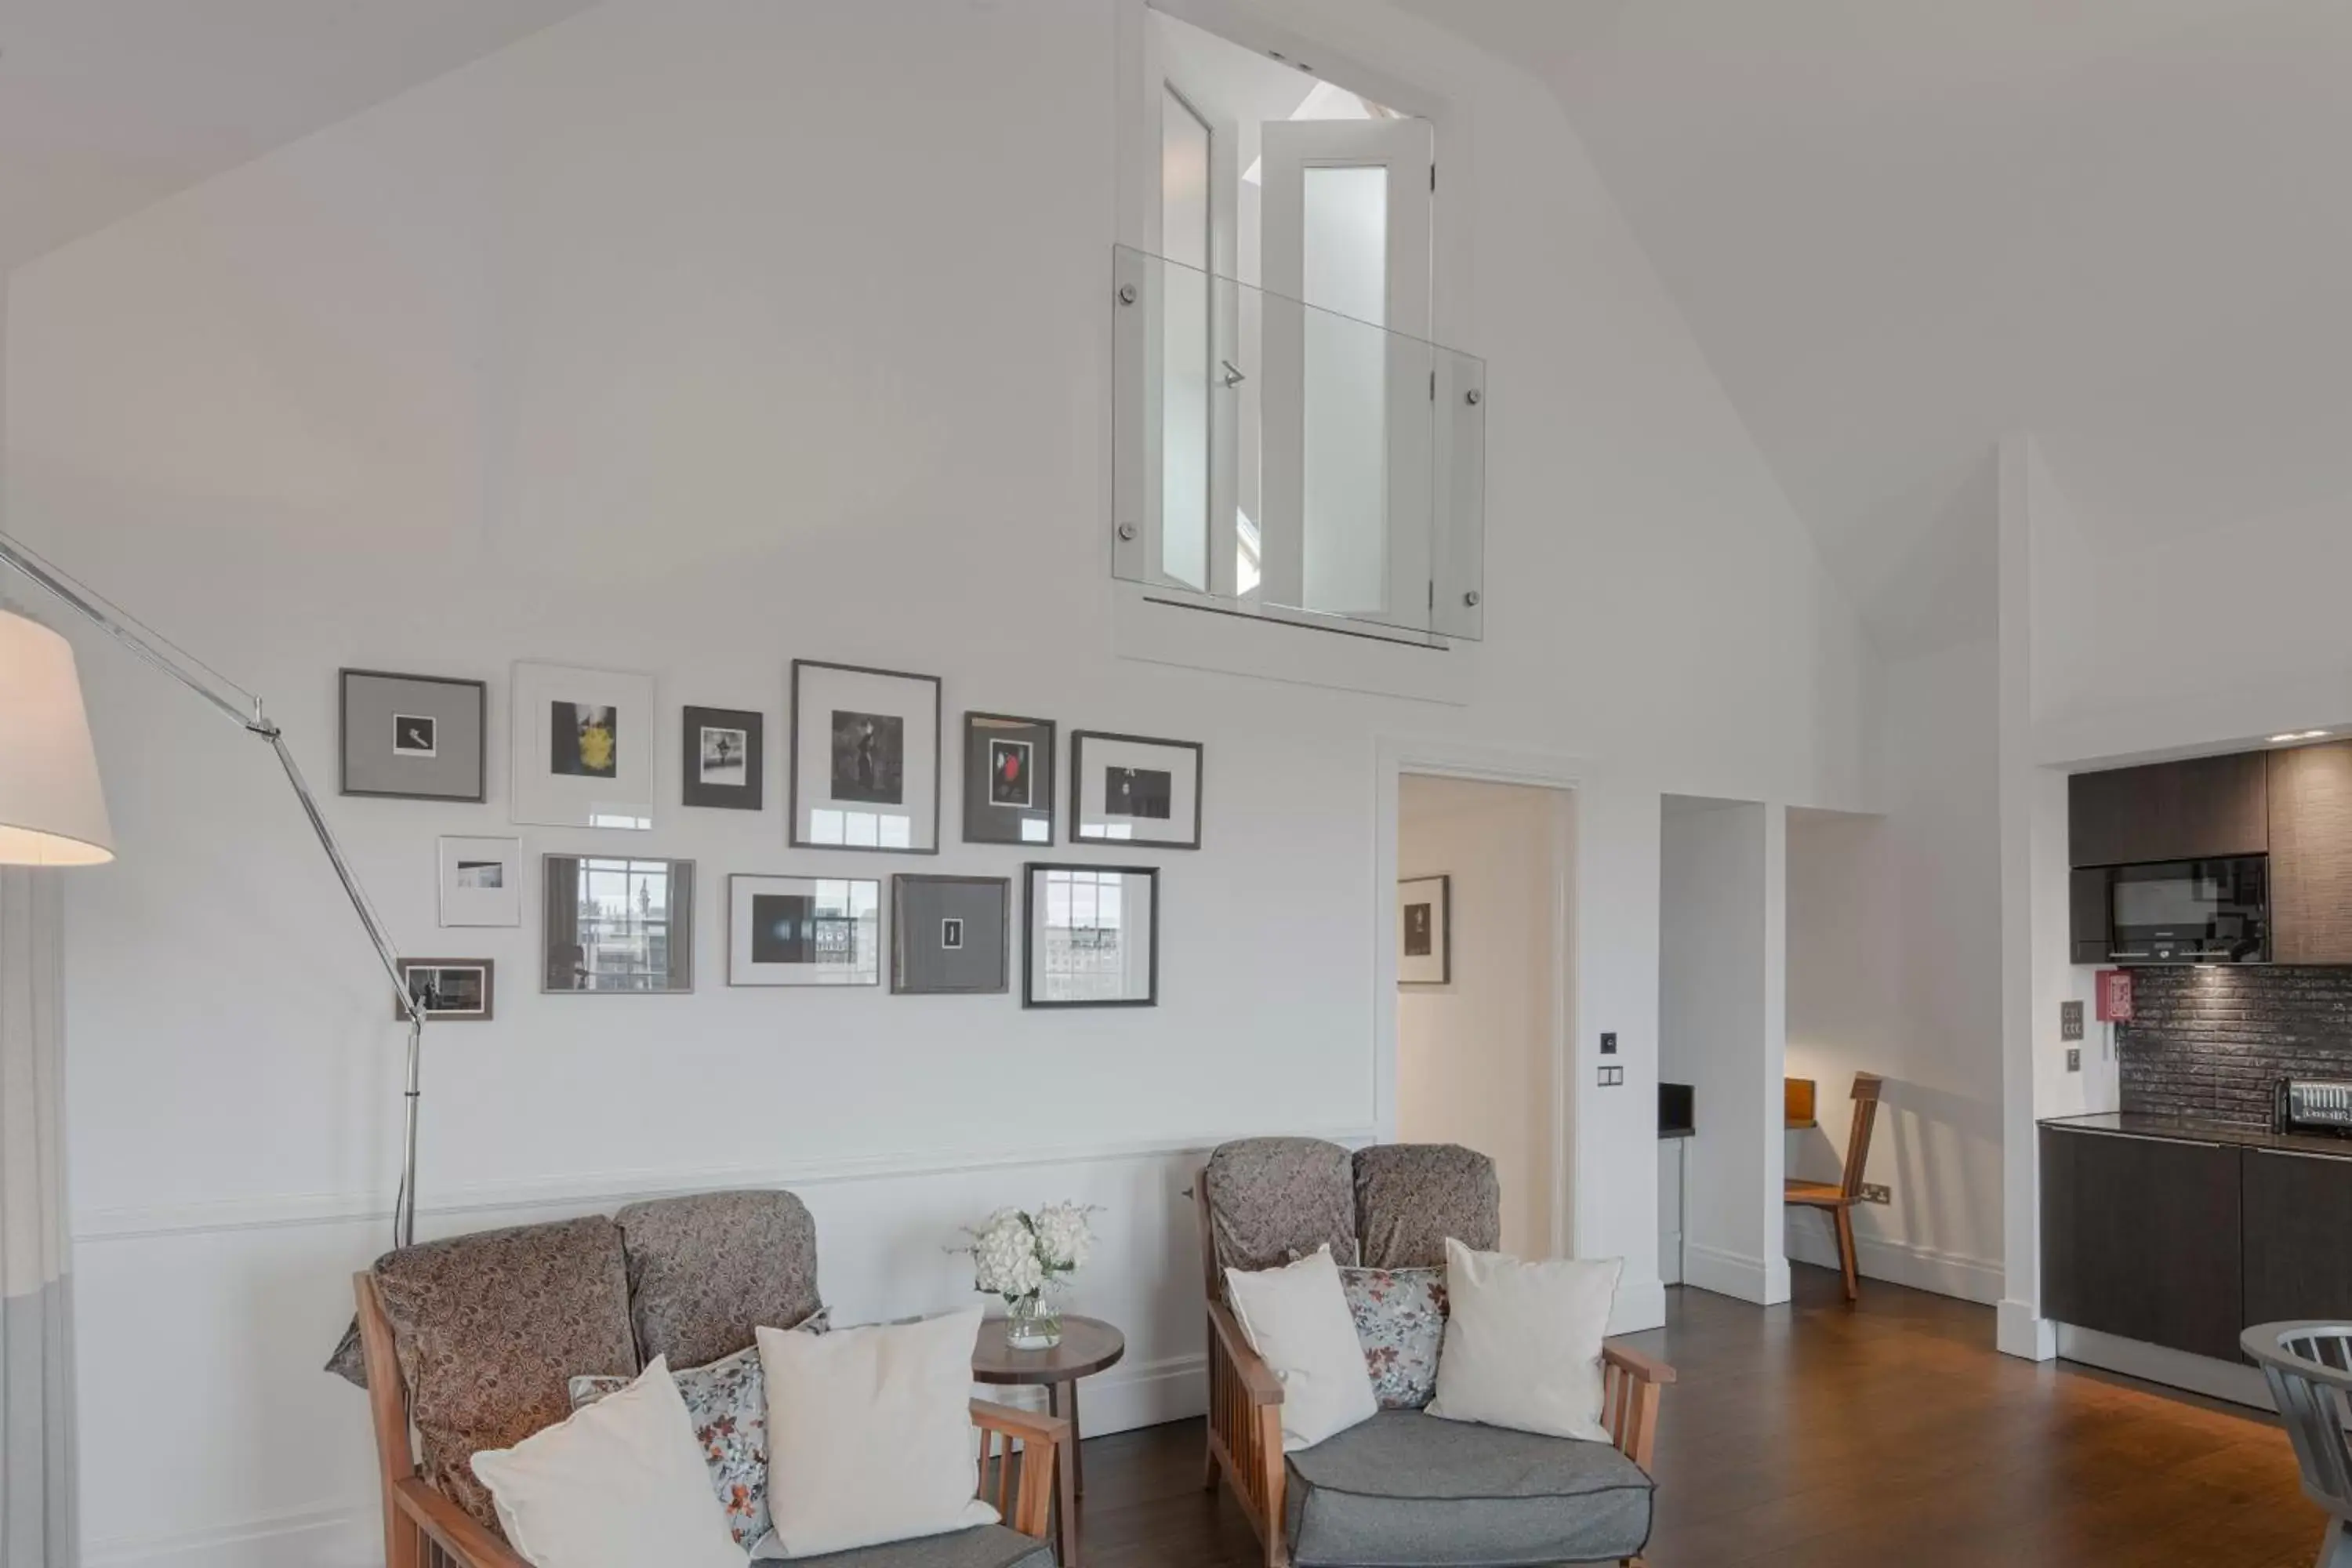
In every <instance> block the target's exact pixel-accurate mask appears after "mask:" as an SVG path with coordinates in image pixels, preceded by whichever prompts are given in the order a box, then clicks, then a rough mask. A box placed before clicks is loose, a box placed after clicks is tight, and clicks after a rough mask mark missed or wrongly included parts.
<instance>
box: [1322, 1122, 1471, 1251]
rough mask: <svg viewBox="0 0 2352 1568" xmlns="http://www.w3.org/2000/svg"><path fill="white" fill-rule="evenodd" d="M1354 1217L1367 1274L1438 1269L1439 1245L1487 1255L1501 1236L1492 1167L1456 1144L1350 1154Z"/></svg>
mask: <svg viewBox="0 0 2352 1568" xmlns="http://www.w3.org/2000/svg"><path fill="white" fill-rule="evenodd" d="M1354 1166H1355V1213H1356V1229H1357V1234H1358V1235H1359V1236H1360V1237H1362V1238H1363V1263H1364V1266H1365V1267H1366V1268H1443V1267H1444V1264H1445V1238H1446V1237H1449V1236H1450V1237H1453V1238H1454V1240H1456V1241H1459V1242H1460V1243H1461V1244H1462V1245H1463V1246H1465V1247H1470V1248H1472V1249H1474V1250H1475V1251H1479V1252H1492V1251H1494V1250H1495V1249H1496V1247H1498V1246H1499V1245H1501V1242H1502V1237H1503V1189H1502V1184H1501V1183H1500V1182H1499V1181H1497V1180H1496V1175H1495V1162H1494V1161H1492V1160H1490V1159H1488V1158H1487V1157H1486V1155H1484V1154H1481V1153H1479V1152H1477V1151H1476V1150H1475V1149H1465V1148H1464V1147H1462V1145H1460V1144H1459V1143H1375V1144H1373V1145H1371V1146H1370V1147H1369V1148H1364V1149H1359V1150H1357V1151H1356V1155H1355V1160H1354Z"/></svg>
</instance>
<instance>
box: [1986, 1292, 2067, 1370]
mask: <svg viewBox="0 0 2352 1568" xmlns="http://www.w3.org/2000/svg"><path fill="white" fill-rule="evenodd" d="M1993 1322H1994V1341H1995V1342H1996V1343H1997V1344H1998V1345H1999V1347H2000V1353H2001V1354H2003V1355H2013V1356H2015V1357H2017V1358H2018V1359H2019V1360H2020V1361H2049V1360H2051V1359H2052V1358H2053V1357H2054V1356H2056V1355H2057V1353H2058V1325H2057V1324H2055V1323H2053V1322H2052V1321H2050V1320H2049V1319H2047V1318H2044V1317H2041V1316H2039V1315H2038V1314H2036V1312H2035V1311H2034V1309H2033V1303H2032V1302H2031V1301H2019V1300H2011V1298H2009V1297H2006V1296H2004V1297H2002V1298H2001V1301H2000V1309H1999V1310H1998V1312H1997V1313H1996V1315H1995V1317H1994V1320H1993Z"/></svg>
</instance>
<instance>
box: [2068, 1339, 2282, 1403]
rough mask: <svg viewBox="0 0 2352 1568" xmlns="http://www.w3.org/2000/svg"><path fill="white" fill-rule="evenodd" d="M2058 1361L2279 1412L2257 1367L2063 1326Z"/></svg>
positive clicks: (2268, 1386)
mask: <svg viewBox="0 0 2352 1568" xmlns="http://www.w3.org/2000/svg"><path fill="white" fill-rule="evenodd" d="M2058 1358H2059V1359H2060V1360H2061V1361H2071V1362H2080V1363H2082V1364H2083V1365H2084V1366H2095V1367H2098V1368H2100V1369H2101V1370H2102V1371H2105V1372H2119V1373H2123V1374H2124V1375H2125V1376H2126V1377H2137V1378H2141V1379H2143V1380H2145V1381H2147V1382H2148V1383H2160V1384H2164V1385H2165V1386H2166V1387H2168V1388H2185V1389H2187V1390H2188V1391H2189V1393H2191V1394H2203V1395H2204V1396H2205V1397H2206V1398H2208V1399H2226V1400H2228V1401H2229V1402H2230V1403H2231V1404H2232V1405H2251V1406H2252V1407H2253V1408H2254V1409H2256V1410H2269V1411H2276V1410H2277V1408H2278V1406H2277V1405H2274V1404H2273V1403H2272V1402H2271V1390H2270V1384H2267V1383H2264V1382H2263V1374H2262V1373H2259V1372H2257V1371H2255V1370H2254V1369H2253V1368H2252V1367H2250V1366H2242V1365H2239V1364H2237V1363H2232V1362H2226V1361H2215V1360H2213V1359H2212V1358H2211V1357H2210V1356H2201V1355H2192V1354H2190V1353H2189V1352H2187V1351H2176V1350H2171V1349H2168V1348H2167V1347H2166V1346H2163V1345H2151V1344H2143V1343H2141V1342H2139V1341H2137V1340H2126V1339H2124V1338H2121V1337H2120V1336H2118V1335H2115V1334H2103V1333H2101V1332H2099V1331H2097V1330H2096V1329H2078V1328H2076V1327H2074V1324H2072V1323H2060V1324H2059V1325H2058Z"/></svg>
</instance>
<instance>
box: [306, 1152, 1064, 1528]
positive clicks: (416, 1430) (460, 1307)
mask: <svg viewBox="0 0 2352 1568" xmlns="http://www.w3.org/2000/svg"><path fill="white" fill-rule="evenodd" d="M624 1237H627V1238H629V1244H628V1246H626V1247H625V1244H624ZM803 1241H804V1243H805V1245H802V1243H803ZM697 1260H699V1265H700V1267H699V1271H698V1270H697V1269H696V1268H694V1267H693V1266H694V1265H695V1264H696V1262H697ZM814 1267H815V1255H814V1226H810V1225H809V1224H808V1216H807V1211H806V1210H805V1209H804V1208H803V1207H802V1206H801V1205H800V1202H799V1200H798V1199H797V1198H794V1197H793V1195H792V1194H789V1193H765V1194H706V1195H704V1196H699V1197H688V1198H674V1199H666V1200H663V1201H662V1202H660V1203H656V1204H642V1205H635V1206H634V1207H632V1208H630V1209H625V1210H624V1211H622V1214H621V1215H620V1218H619V1220H618V1222H617V1223H616V1222H615V1221H614V1220H608V1219H604V1218H602V1217H591V1218H588V1219H581V1220H571V1221H565V1222H562V1223H560V1224H555V1225H544V1226H522V1227H520V1228H517V1229H513V1230H505V1231H488V1232H483V1233H479V1234H478V1235H474V1236H467V1237H453V1238H451V1239H449V1240H447V1241H440V1242H433V1243H428V1244H426V1245H425V1246H422V1247H406V1248H403V1249H401V1250H400V1251H398V1252H394V1253H389V1254H386V1255H385V1256H384V1257H383V1258H380V1259H378V1260H377V1262H376V1265H375V1267H374V1268H372V1269H369V1270H367V1271H365V1272H362V1273H361V1274H358V1275H356V1276H354V1277H353V1279H352V1289H353V1292H354V1294H355V1295H356V1297H357V1299H358V1306H359V1344H360V1352H361V1357H362V1364H363V1366H364V1369H365V1373H366V1376H365V1383H366V1387H367V1391H368V1408H369V1415H370V1418H371V1421H372V1424H373V1427H374V1431H375V1443H376V1456H377V1460H378V1467H379V1474H380V1479H381V1481H382V1485H383V1532H384V1563H385V1568H530V1564H528V1563H525V1562H524V1560H523V1559H522V1558H521V1557H520V1556H519V1555H517V1554H516V1553H515V1552H514V1551H513V1550H512V1549H511V1548H510V1547H509V1546H508V1544H507V1543H506V1541H505V1540H504V1538H503V1537H502V1536H501V1535H500V1534H499V1531H498V1529H497V1516H496V1514H495V1512H494V1511H492V1510H490V1508H489V1500H488V1496H487V1494H486V1493H484V1492H483V1491H482V1489H480V1487H479V1486H478V1484H477V1483H475V1482H474V1480H473V1477H472V1475H471V1472H470V1470H468V1469H467V1468H465V1460H466V1459H467V1458H468V1457H470V1455H471V1454H472V1453H473V1452H474V1451H475V1450H477V1449H479V1448H483V1447H504V1446H506V1445H507V1444H509V1443H511V1442H513V1441H515V1440H517V1439H519V1438H520V1437H523V1436H528V1435H529V1434H530V1432H532V1431H535V1430H538V1429H539V1428H540V1427H541V1426H547V1425H549V1424H550V1423H551V1422H552V1421H556V1420H561V1419H562V1416H563V1415H564V1414H565V1413H566V1412H567V1408H568V1405H567V1402H566V1400H565V1397H564V1392H563V1383H564V1380H565V1378H566V1377H567V1376H568V1375H569V1374H570V1373H575V1372H586V1373H596V1372H618V1371H624V1370H630V1369H634V1368H635V1366H636V1365H637V1364H638V1363H639V1362H640V1360H641V1359H642V1358H643V1357H644V1356H650V1355H655V1354H670V1355H672V1358H673V1360H676V1359H678V1358H677V1353H676V1352H677V1350H678V1349H680V1348H682V1347H686V1346H689V1345H690V1346H693V1347H694V1348H696V1349H699V1350H708V1351H709V1353H710V1354H711V1355H724V1354H728V1353H730V1352H733V1351H736V1350H740V1349H741V1348H743V1346H744V1345H747V1344H749V1343H750V1342H751V1334H752V1328H753V1325H754V1324H755V1323H757V1322H761V1321H789V1318H788V1315H787V1312H786V1311H784V1310H779V1307H778V1303H779V1302H784V1303H789V1302H790V1301H792V1300H795V1299H797V1298H799V1297H801V1296H803V1295H804V1296H806V1297H807V1298H808V1299H810V1300H814V1294H815V1276H814ZM633 1287H634V1289H632V1288H633ZM722 1300H732V1301H733V1302H734V1303H735V1305H734V1307H733V1309H732V1316H733V1318H734V1320H735V1321H734V1322H733V1323H732V1324H731V1325H730V1324H729V1323H728V1322H726V1321H721V1319H720V1318H719V1316H716V1315H715V1310H716V1303H718V1302H719V1301H722ZM633 1309H634V1311H633ZM713 1347H715V1348H713ZM971 1419H972V1425H973V1426H974V1427H975V1428H977V1429H978V1431H979V1433H980V1438H981V1456H980V1457H981V1464H980V1495H981V1497H982V1499H983V1500H986V1501H988V1502H990V1503H992V1504H993V1505H994V1507H995V1508H996V1510H997V1512H998V1513H999V1514H1000V1515H1002V1516H1003V1521H1004V1523H1003V1525H993V1526H989V1527H986V1528H985V1529H983V1530H976V1531H963V1532H961V1534H959V1535H956V1536H945V1537H932V1538H929V1541H928V1542H906V1543H902V1544H899V1545H892V1546H880V1547H872V1548H868V1549H866V1550H864V1551H859V1552H845V1553H841V1554H839V1555H837V1556H831V1557H826V1558H824V1559H823V1560H822V1561H823V1562H824V1563H825V1564H826V1568H923V1565H927V1564H930V1563H939V1562H950V1563H953V1564H954V1565H955V1568H1052V1564H1053V1562H1054V1552H1053V1548H1052V1546H1051V1544H1050V1543H1049V1542H1048V1541H1047V1539H1046V1536H1047V1526H1048V1521H1049V1519H1050V1514H1051V1510H1052V1508H1053V1503H1054V1491H1055V1486H1054V1482H1055V1466H1056V1464H1057V1463H1060V1462H1062V1460H1063V1452H1064V1450H1065V1449H1066V1447H1067V1446H1068V1444H1069V1441H1070V1437H1069V1424H1068V1423H1067V1422H1066V1421H1061V1420H1058V1419H1055V1418H1053V1417H1049V1416H1043V1415H1031V1414H1029V1413H1027V1412H1025V1411H1021V1410H1015V1409H1012V1408H1010V1407H1008V1406H1005V1405H994V1404H991V1403H989V1402H987V1401H984V1400H974V1401H972V1404H971ZM420 1436H421V1438H422V1439H423V1444H422V1452H421V1454H420V1452H419V1448H418V1446H417V1443H416V1441H415V1439H416V1438H417V1437H420ZM1016 1455H1017V1458H1016ZM949 1542H952V1543H953V1546H952V1552H953V1555H952V1556H951V1557H948V1558H940V1557H938V1556H937V1555H935V1553H936V1552H937V1551H939V1550H940V1549H942V1547H943V1545H944V1543H949Z"/></svg>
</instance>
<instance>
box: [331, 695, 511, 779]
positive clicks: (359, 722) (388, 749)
mask: <svg viewBox="0 0 2352 1568" xmlns="http://www.w3.org/2000/svg"><path fill="white" fill-rule="evenodd" d="M341 688H342V689H341V715H342V718H341V725H342V742H341V745H342V782H341V788H342V793H343V794H345V795H386V796H390V797H392V798H394V799H400V800H473V801H478V800H480V799H482V798H483V795H482V745H483V736H484V732H485V731H484V729H483V725H484V723H485V717H484V714H485V710H487V709H488V691H489V688H488V687H487V686H485V685H484V684H483V683H482V682H480V681H478V680H451V679H446V678H444V677H441V676H437V675H394V674H391V673H389V672H387V671H384V670H381V669H346V670H344V671H343V672H342V675H341Z"/></svg>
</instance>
